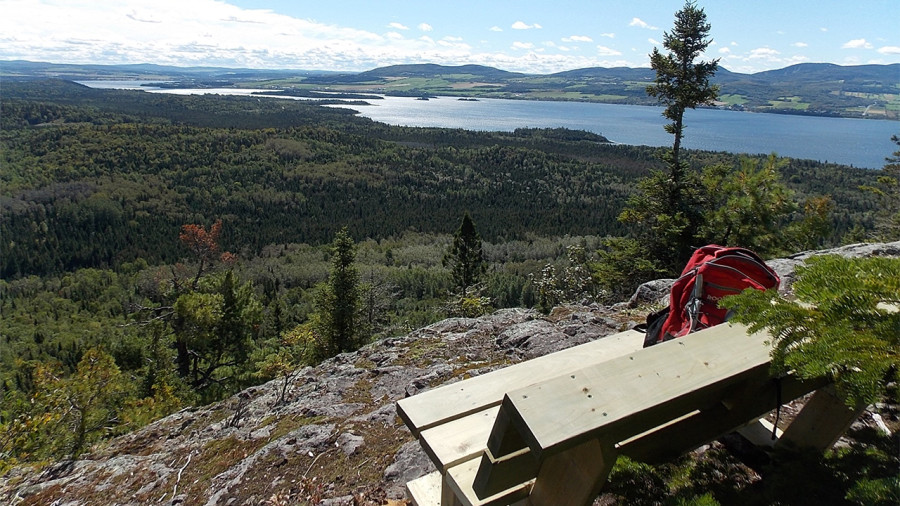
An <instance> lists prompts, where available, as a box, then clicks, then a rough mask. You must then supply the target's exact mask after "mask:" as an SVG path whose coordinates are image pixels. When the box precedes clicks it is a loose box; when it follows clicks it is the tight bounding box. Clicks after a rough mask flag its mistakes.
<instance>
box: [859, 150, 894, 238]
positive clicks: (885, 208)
mask: <svg viewBox="0 0 900 506" xmlns="http://www.w3.org/2000/svg"><path fill="white" fill-rule="evenodd" d="M891 142H893V143H894V144H896V145H897V146H898V149H897V151H894V153H893V156H889V157H887V158H885V161H887V163H886V164H885V165H884V168H883V169H882V175H881V176H878V184H877V185H876V186H863V187H862V188H861V189H862V190H865V191H869V192H872V193H874V194H875V195H877V196H878V197H879V199H880V200H881V210H880V212H878V214H877V215H876V218H877V221H876V222H875V234H876V239H877V240H880V241H895V240H897V239H900V136H897V135H892V136H891Z"/></svg>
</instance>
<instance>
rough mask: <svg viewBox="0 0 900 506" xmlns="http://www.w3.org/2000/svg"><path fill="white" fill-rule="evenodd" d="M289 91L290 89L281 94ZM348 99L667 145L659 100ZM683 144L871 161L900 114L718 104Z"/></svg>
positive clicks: (401, 113)
mask: <svg viewBox="0 0 900 506" xmlns="http://www.w3.org/2000/svg"><path fill="white" fill-rule="evenodd" d="M79 82H80V83H81V84H84V85H86V86H91V87H96V88H127V89H144V90H146V91H149V92H154V93H176V94H182V95H183V94H205V93H216V94H222V95H226V94H227V95H248V94H251V93H253V92H254V91H258V90H248V89H232V88H221V89H158V88H157V89H153V88H149V89H148V88H147V87H140V84H144V83H139V82H135V81H115V82H112V81H79ZM281 98H295V97H281ZM340 107H350V108H352V109H354V110H356V111H358V112H359V113H360V115H362V116H365V117H367V118H371V119H373V120H375V121H380V122H384V123H387V124H389V125H403V126H419V127H442V128H463V129H467V130H487V131H512V130H515V129H516V128H520V127H532V128H555V127H566V128H572V129H578V130H587V131H590V132H594V133H599V134H602V135H604V136H606V137H607V138H608V139H609V140H611V141H613V142H616V143H620V144H633V145H646V146H670V145H671V144H672V136H671V135H669V134H667V133H666V132H665V131H664V130H663V125H664V124H665V122H666V121H665V118H663V117H662V108H661V107H648V106H638V105H614V104H596V103H584V102H550V101H535V100H503V99H478V100H477V101H465V100H459V99H458V98H456V97H437V98H431V99H429V100H419V99H416V98H406V97H384V100H373V101H372V102H371V105H367V106H340ZM685 125H686V128H685V134H684V139H683V146H684V147H685V148H689V149H703V150H709V151H727V152H731V153H750V154H768V153H772V152H775V153H777V154H778V155H780V156H788V157H791V158H806V159H811V160H818V161H821V162H834V163H840V164H845V165H851V166H854V167H863V168H870V169H877V168H881V167H883V166H884V163H885V161H884V159H885V157H887V156H891V154H892V153H893V152H894V151H895V150H896V149H897V146H896V145H895V144H894V143H892V142H891V140H890V139H891V135H894V134H900V122H897V121H888V120H868V119H850V118H825V117H817V116H795V115H787V114H756V113H749V112H737V111H726V110H720V109H697V110H688V111H687V112H686V113H685Z"/></svg>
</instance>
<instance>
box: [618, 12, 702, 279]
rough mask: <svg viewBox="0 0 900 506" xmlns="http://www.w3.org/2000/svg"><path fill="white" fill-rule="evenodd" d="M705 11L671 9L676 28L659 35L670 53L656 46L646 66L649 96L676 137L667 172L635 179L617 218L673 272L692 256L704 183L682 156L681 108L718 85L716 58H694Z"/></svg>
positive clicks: (667, 159) (699, 101) (697, 102)
mask: <svg viewBox="0 0 900 506" xmlns="http://www.w3.org/2000/svg"><path fill="white" fill-rule="evenodd" d="M709 30H710V25H709V23H707V22H706V13H705V12H703V9H700V8H697V6H696V5H695V4H694V3H693V2H687V3H685V5H684V7H683V8H682V10H680V11H678V12H677V13H675V26H674V28H673V29H672V31H671V32H666V33H664V34H663V46H664V47H665V48H666V49H667V50H668V53H666V54H662V53H660V51H659V49H657V48H654V49H653V52H652V53H651V54H650V65H651V67H652V68H653V70H655V71H656V80H655V82H654V84H652V85H650V86H648V87H647V94H648V95H650V96H652V97H656V98H657V99H658V100H659V102H660V103H661V104H663V105H665V110H664V111H663V116H665V117H666V118H667V119H669V120H670V121H671V123H668V124H666V125H665V129H666V132H669V133H670V134H672V135H674V136H675V139H674V142H673V144H672V149H671V150H670V151H668V152H666V154H665V155H664V156H663V160H664V161H665V163H666V170H665V171H653V172H652V173H651V175H650V177H648V178H646V179H644V180H642V181H640V182H639V183H638V193H637V194H636V195H634V196H633V197H631V198H630V199H629V200H628V203H627V205H626V208H625V211H623V213H622V215H621V216H620V217H619V219H620V220H621V221H623V222H626V223H631V224H634V225H637V227H636V229H637V230H638V232H637V234H638V235H639V236H642V237H643V238H644V239H645V240H646V242H647V243H648V245H649V249H650V251H651V256H652V257H653V258H654V260H659V261H660V262H661V264H662V265H663V266H665V267H666V268H667V269H669V270H671V271H672V272H673V273H674V272H677V271H678V270H680V268H681V266H682V265H683V264H684V262H685V261H686V260H687V258H688V257H689V256H690V254H691V250H692V246H694V244H693V239H694V234H695V232H696V230H697V228H698V227H699V226H700V224H701V223H702V221H703V213H702V205H701V196H702V185H701V182H700V177H699V175H698V174H697V173H696V172H692V171H690V170H689V169H688V166H687V164H686V163H684V162H683V161H682V160H681V157H680V153H681V139H682V137H683V134H684V112H685V110H687V109H689V108H690V109H694V108H696V107H697V106H698V105H702V104H707V103H710V102H712V101H713V100H715V98H716V97H717V96H718V87H716V86H715V85H712V84H710V82H709V80H710V78H712V76H713V75H714V74H715V72H716V70H717V69H718V60H712V61H708V62H704V61H701V62H697V63H695V61H694V60H696V59H697V57H699V56H700V54H701V53H702V52H703V51H704V50H705V49H706V48H707V47H708V46H709V44H710V43H711V42H712V40H711V39H708V38H707V35H708V34H709Z"/></svg>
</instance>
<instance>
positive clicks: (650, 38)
mask: <svg viewBox="0 0 900 506" xmlns="http://www.w3.org/2000/svg"><path fill="white" fill-rule="evenodd" d="M683 5H684V1H683V0H626V1H622V0H619V1H608V0H581V1H574V0H552V1H548V0H543V1H529V0H518V1H514V0H498V1H493V0H477V1H474V0H442V1H431V0H385V1H379V0H314V1H310V0H275V1H262V0H115V1H109V0H0V67H2V61H3V60H19V59H22V60H31V61H43V62H52V63H77V64H88V63H91V64H125V63H154V64H160V65H175V66H183V67H187V66H216V67H232V68H266V69H298V70H299V69H302V70H332V71H364V70H370V69H373V68H377V67H383V66H387V65H394V64H406V63H437V64H442V65H464V64H479V65H488V66H492V67H496V68H499V69H503V70H508V71H515V72H526V73H535V74H545V73H552V72H559V71H564V70H573V69H578V68H586V67H598V66H599V67H622V66H625V67H648V66H649V57H648V54H649V53H650V52H651V51H652V50H653V48H654V47H659V48H660V49H661V50H662V49H663V48H662V42H661V41H662V40H663V33H664V32H665V31H668V30H671V27H672V24H673V21H674V14H675V12H676V11H678V10H679V9H680V8H682V6H683ZM697 5H698V6H699V7H702V8H703V9H704V11H705V12H706V15H707V19H708V21H709V23H710V24H711V26H712V28H711V30H710V37H711V38H712V40H713V42H712V44H711V45H710V47H709V48H708V49H707V51H706V53H705V54H704V55H703V56H702V58H703V59H706V60H708V59H712V58H719V59H720V61H719V64H720V66H721V67H724V68H726V69H728V70H730V71H732V72H742V73H753V72H759V71H764V70H771V69H778V68H783V67H787V66H789V65H793V64H796V63H806V62H815V63H823V62H825V63H835V64H838V65H862V64H888V63H900V0H852V1H851V0H705V1H704V0H699V1H698V2H697ZM898 80H900V76H898Z"/></svg>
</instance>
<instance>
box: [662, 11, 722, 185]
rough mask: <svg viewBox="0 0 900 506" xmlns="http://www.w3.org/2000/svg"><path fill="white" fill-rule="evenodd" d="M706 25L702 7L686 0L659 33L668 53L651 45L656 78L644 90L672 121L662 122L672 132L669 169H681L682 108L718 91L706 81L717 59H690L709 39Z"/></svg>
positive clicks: (706, 99) (712, 97)
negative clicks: (667, 27)
mask: <svg viewBox="0 0 900 506" xmlns="http://www.w3.org/2000/svg"><path fill="white" fill-rule="evenodd" d="M709 29H710V25H709V23H707V22H706V13H705V12H703V9H700V8H698V7H697V5H696V4H695V3H694V2H692V1H689V2H686V3H685V4H684V7H683V8H682V9H681V10H680V11H678V12H676V13H675V26H674V28H673V29H672V31H671V32H665V33H663V46H664V47H665V48H666V49H668V50H669V52H668V54H665V55H664V54H662V53H660V52H659V49H658V48H655V47H654V48H653V52H652V53H650V66H651V67H652V68H653V70H655V71H656V81H655V83H654V84H651V85H650V86H648V87H647V94H648V95H650V96H652V97H656V98H657V99H658V100H659V101H660V103H662V104H663V105H665V106H666V109H665V111H663V116H665V117H666V118H667V119H669V120H671V121H672V122H671V123H669V124H668V125H666V126H665V129H666V132H669V133H670V134H672V135H674V136H675V141H674V143H673V144H672V151H671V159H670V160H668V162H669V166H670V170H671V171H675V170H678V169H683V167H682V165H681V160H680V159H679V156H678V155H679V151H680V150H681V137H682V135H683V133H684V111H685V110H686V109H688V108H690V109H694V108H695V107H697V106H698V105H703V104H708V103H710V102H712V101H713V100H715V99H716V97H717V96H718V94H719V88H718V86H716V85H712V84H710V83H709V80H710V78H712V76H713V75H714V74H715V73H716V70H717V69H718V67H719V60H717V59H716V60H712V61H701V62H698V63H694V60H696V59H697V57H699V56H700V54H701V53H702V52H703V51H705V50H706V48H707V47H709V45H710V43H711V42H712V40H711V39H708V38H707V35H709ZM673 175H674V172H673Z"/></svg>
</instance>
